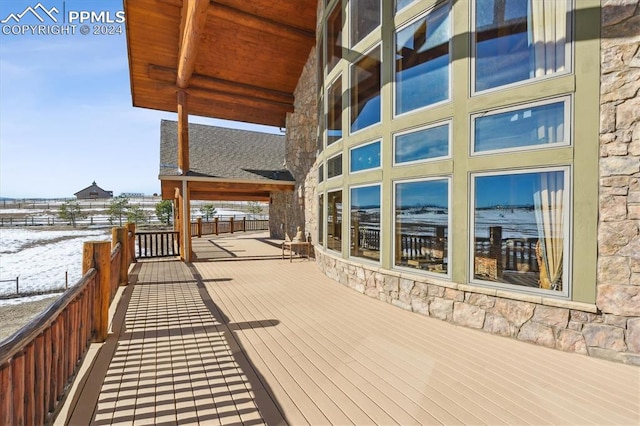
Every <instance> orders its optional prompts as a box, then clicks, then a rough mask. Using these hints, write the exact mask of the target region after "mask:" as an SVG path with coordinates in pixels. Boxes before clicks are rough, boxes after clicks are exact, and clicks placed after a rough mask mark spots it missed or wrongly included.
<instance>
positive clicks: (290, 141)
mask: <svg viewBox="0 0 640 426" xmlns="http://www.w3.org/2000/svg"><path fill="white" fill-rule="evenodd" d="M316 67H317V65H316V49H315V48H313V49H311V53H310V54H309V57H308V59H307V62H306V64H305V66H304V69H303V70H302V74H301V75H300V79H299V80H298V85H297V86H296V90H295V92H294V96H295V101H294V112H293V113H290V114H287V134H286V139H285V147H286V154H285V161H286V167H287V169H288V170H289V171H290V172H291V174H292V175H293V177H294V178H295V180H296V187H295V190H294V191H293V193H290V192H274V193H272V194H271V204H270V206H269V219H270V220H269V233H270V234H271V237H272V238H284V232H285V228H286V232H288V233H289V236H291V237H292V238H293V236H294V235H295V234H296V228H297V227H298V226H299V227H300V228H301V229H302V231H303V232H304V233H305V234H311V235H315V234H314V232H315V222H314V221H315V215H312V216H310V215H307V216H306V217H305V206H307V205H308V203H309V202H310V200H313V198H314V196H315V191H308V188H307V185H306V181H305V179H306V177H307V173H309V170H310V169H311V168H312V166H313V163H314V161H315V159H316V153H317V150H318V146H317V131H318V117H317V107H316V97H317V93H318V89H317V70H316ZM311 202H313V201H311ZM311 211H315V210H311Z"/></svg>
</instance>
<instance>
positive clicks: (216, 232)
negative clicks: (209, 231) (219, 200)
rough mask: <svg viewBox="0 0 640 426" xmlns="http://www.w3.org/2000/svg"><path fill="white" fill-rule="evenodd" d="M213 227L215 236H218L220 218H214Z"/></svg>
mask: <svg viewBox="0 0 640 426" xmlns="http://www.w3.org/2000/svg"><path fill="white" fill-rule="evenodd" d="M213 226H214V227H215V232H214V234H216V235H218V218H217V217H214V218H213Z"/></svg>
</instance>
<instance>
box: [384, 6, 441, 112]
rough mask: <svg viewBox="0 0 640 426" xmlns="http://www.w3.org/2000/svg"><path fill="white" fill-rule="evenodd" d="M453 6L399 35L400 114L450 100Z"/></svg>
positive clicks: (398, 109) (397, 50) (397, 107)
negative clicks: (450, 17)
mask: <svg viewBox="0 0 640 426" xmlns="http://www.w3.org/2000/svg"><path fill="white" fill-rule="evenodd" d="M449 27H450V24H449V6H448V5H445V6H443V7H440V8H438V9H436V10H434V11H432V12H431V13H429V14H428V15H426V16H425V17H423V18H420V19H419V20H417V21H416V22H414V23H413V24H411V25H409V26H408V27H406V28H404V29H402V30H400V31H398V33H397V34H396V71H395V72H396V76H395V77H396V86H395V87H396V114H402V113H404V112H407V111H411V110H414V109H417V108H421V107H424V106H427V105H431V104H434V103H436V102H441V101H444V100H446V99H448V98H449V38H450V29H449Z"/></svg>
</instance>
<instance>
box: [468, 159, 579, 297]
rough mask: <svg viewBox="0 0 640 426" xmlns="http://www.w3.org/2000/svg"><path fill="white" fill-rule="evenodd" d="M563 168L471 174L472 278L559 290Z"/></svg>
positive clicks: (563, 235)
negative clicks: (472, 190) (517, 172)
mask: <svg viewBox="0 0 640 426" xmlns="http://www.w3.org/2000/svg"><path fill="white" fill-rule="evenodd" d="M564 175H565V174H564V171H551V172H539V173H522V174H505V175H496V176H481V177H476V178H475V212H474V262H473V266H474V267H473V277H474V278H475V279H479V280H485V281H493V282H499V283H507V284H513V285H517V286H525V287H533V288H541V289H545V290H554V291H562V290H563V285H564V282H563V271H564V269H565V263H566V256H565V254H564V239H565V238H566V236H567V235H566V234H567V232H568V228H567V226H566V225H565V223H564V218H565V213H566V211H565V208H566V207H565V206H566V205H567V203H566V200H567V194H566V192H565V190H564V188H565V184H564V182H565V176H564Z"/></svg>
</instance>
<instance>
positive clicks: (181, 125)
mask: <svg viewBox="0 0 640 426" xmlns="http://www.w3.org/2000/svg"><path fill="white" fill-rule="evenodd" d="M187 98H188V95H187V92H186V91H185V90H178V171H179V172H180V174H181V175H186V174H187V172H188V171H189V110H188V107H187Z"/></svg>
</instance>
